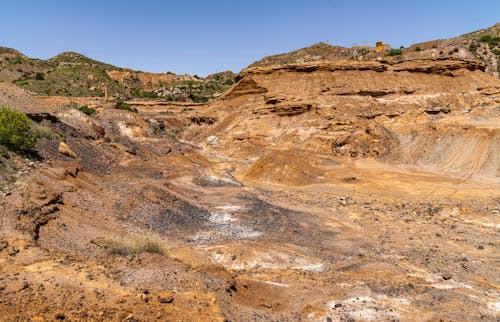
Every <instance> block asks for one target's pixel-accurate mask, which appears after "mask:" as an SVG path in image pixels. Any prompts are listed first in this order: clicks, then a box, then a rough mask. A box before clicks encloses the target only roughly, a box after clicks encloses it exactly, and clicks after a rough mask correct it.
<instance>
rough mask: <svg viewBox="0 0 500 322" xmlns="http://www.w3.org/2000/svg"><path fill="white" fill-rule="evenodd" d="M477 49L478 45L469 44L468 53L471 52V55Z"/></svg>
mask: <svg viewBox="0 0 500 322" xmlns="http://www.w3.org/2000/svg"><path fill="white" fill-rule="evenodd" d="M478 48H479V45H478V44H476V43H471V44H470V46H469V51H472V52H473V53H475V52H476V50H477V49H478Z"/></svg>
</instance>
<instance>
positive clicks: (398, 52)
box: [387, 49, 403, 56]
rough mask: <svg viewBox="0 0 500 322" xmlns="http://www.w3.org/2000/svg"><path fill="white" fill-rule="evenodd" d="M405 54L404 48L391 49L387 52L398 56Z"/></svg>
mask: <svg viewBox="0 0 500 322" xmlns="http://www.w3.org/2000/svg"><path fill="white" fill-rule="evenodd" d="M401 54H403V49H391V50H389V52H388V53H387V56H398V55H401Z"/></svg>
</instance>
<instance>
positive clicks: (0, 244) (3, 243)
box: [0, 241, 9, 252]
mask: <svg viewBox="0 0 500 322" xmlns="http://www.w3.org/2000/svg"><path fill="white" fill-rule="evenodd" d="M8 246H9V243H7V242H6V241H1V242H0V252H1V251H2V250H4V249H5V248H7V247H8Z"/></svg>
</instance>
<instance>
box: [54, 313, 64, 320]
mask: <svg viewBox="0 0 500 322" xmlns="http://www.w3.org/2000/svg"><path fill="white" fill-rule="evenodd" d="M54 318H55V319H56V320H65V319H66V316H65V315H64V314H63V313H56V315H55V316H54Z"/></svg>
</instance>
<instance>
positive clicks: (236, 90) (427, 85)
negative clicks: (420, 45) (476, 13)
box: [197, 59, 500, 180]
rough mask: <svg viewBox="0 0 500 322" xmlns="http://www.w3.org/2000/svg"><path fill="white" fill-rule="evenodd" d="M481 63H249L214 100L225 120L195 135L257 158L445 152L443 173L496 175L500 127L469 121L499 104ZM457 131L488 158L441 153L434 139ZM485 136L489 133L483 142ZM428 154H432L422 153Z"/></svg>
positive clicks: (404, 157)
mask: <svg viewBox="0 0 500 322" xmlns="http://www.w3.org/2000/svg"><path fill="white" fill-rule="evenodd" d="M484 68H485V65H484V64H482V63H480V62H478V61H473V60H463V59H449V60H434V59H430V60H412V61H404V62H394V61H391V62H389V61H386V62H382V61H381V62H349V61H343V62H342V61H341V62H332V63H329V62H322V63H303V64H293V65H287V66H283V67H277V66H276V67H257V68H249V69H247V70H244V71H243V72H242V73H241V74H240V76H239V81H238V82H237V83H236V84H235V85H234V86H233V88H232V89H231V90H230V91H229V92H228V93H227V94H226V95H225V96H224V97H223V98H222V99H221V100H220V101H218V102H216V103H214V104H213V105H211V106H210V107H208V109H209V110H210V111H211V112H212V113H214V115H217V116H218V117H216V118H217V119H218V120H219V121H218V122H216V123H215V124H214V125H213V126H210V127H208V128H206V129H205V130H200V131H199V134H197V135H198V137H208V136H214V135H215V136H216V137H217V140H218V142H219V147H217V148H216V149H223V150H225V151H227V150H228V149H229V150H231V151H232V153H235V154H237V155H245V156H247V155H248V154H251V155H252V156H254V157H260V156H263V155H264V154H265V153H266V151H268V150H269V149H271V150H281V149H288V150H289V149H292V148H293V149H298V150H305V151H309V152H310V153H321V154H324V155H331V156H349V157H377V158H379V159H380V160H385V162H392V163H406V164H408V165H410V164H419V165H421V166H424V167H425V168H427V169H431V168H432V169H436V170H437V169H438V168H440V169H443V170H444V168H443V164H442V162H441V164H440V165H439V166H438V165H436V164H435V161H437V160H434V159H433V158H434V157H433V155H434V153H436V157H437V155H440V158H445V159H446V158H449V159H448V161H446V162H445V163H446V164H448V166H447V168H448V170H446V171H453V172H454V174H455V175H457V176H469V175H473V176H476V175H477V176H478V178H479V177H480V176H483V175H484V174H486V173H488V176H491V177H490V179H491V180H496V179H498V177H499V176H500V173H499V172H498V171H496V170H495V171H493V172H491V169H493V168H495V169H498V167H499V163H498V162H499V161H498V158H496V157H493V155H495V151H496V149H497V148H498V142H499V140H500V137H499V133H498V129H497V128H496V127H495V126H493V127H491V126H475V125H474V124H473V123H474V121H473V119H474V118H476V117H478V116H476V115H482V114H484V115H485V116H484V117H487V118H488V119H489V121H488V122H487V123H489V124H490V125H493V124H492V123H491V122H492V121H493V123H495V121H496V120H498V119H497V118H498V116H496V113H497V112H496V110H495V108H494V107H489V108H483V107H486V106H495V104H498V103H499V97H498V93H499V91H500V87H499V81H498V79H496V78H494V77H490V76H487V75H485V74H484V72H483V71H484ZM493 93H496V94H493ZM206 113H209V112H208V110H207V112H206ZM445 115H446V117H451V115H454V117H455V118H456V119H462V120H463V122H464V123H469V124H470V127H469V128H468V130H467V134H465V133H462V134H459V132H460V131H459V130H457V128H456V127H455V126H454V125H450V124H447V122H445V121H444V116H445ZM408 132H410V133H411V132H415V133H418V136H419V140H420V142H421V143H417V142H415V143H411V144H410V143H409V142H408V141H407V140H412V139H409V138H408ZM457 135H458V136H459V137H460V139H462V138H464V137H467V138H468V139H467V140H473V141H474V140H478V141H477V142H479V141H481V142H483V143H482V144H481V146H482V147H483V149H484V151H483V153H484V155H482V156H478V155H477V154H475V153H473V154H463V155H462V156H458V155H455V154H454V153H452V152H451V151H452V150H449V151H448V153H444V155H443V153H441V152H442V151H439V149H437V150H435V151H434V150H432V148H431V146H433V145H434V140H445V139H444V137H448V136H449V137H450V140H451V138H452V137H454V136H457ZM483 136H488V139H480V138H482V137H483ZM242 138H245V139H242ZM402 140H404V141H405V143H404V144H402ZM413 140H415V138H414V139H413ZM423 142H426V143H423ZM469 142H471V141H469ZM449 143H450V144H451V145H452V146H456V151H457V153H458V151H459V150H461V149H462V148H463V147H462V148H460V147H459V146H460V145H456V144H457V143H458V142H457V143H451V141H449ZM443 144H445V143H444V141H443ZM425 145H427V146H428V147H427V148H426V146H425ZM473 146H474V145H473ZM256 147H259V148H256ZM471 148H472V146H471ZM412 149H415V150H412ZM422 151H426V154H425V155H426V158H419V157H417V155H418V154H419V153H421V152H422ZM396 155H398V157H395V156H396ZM472 155H474V157H472ZM473 158H478V161H477V162H474V161H473ZM424 160H426V161H424ZM424 163H425V165H424ZM438 163H440V162H438ZM433 164H434V165H433ZM467 164H468V165H469V166H466V165H467ZM487 169H488V170H487ZM471 173H472V174H471Z"/></svg>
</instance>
